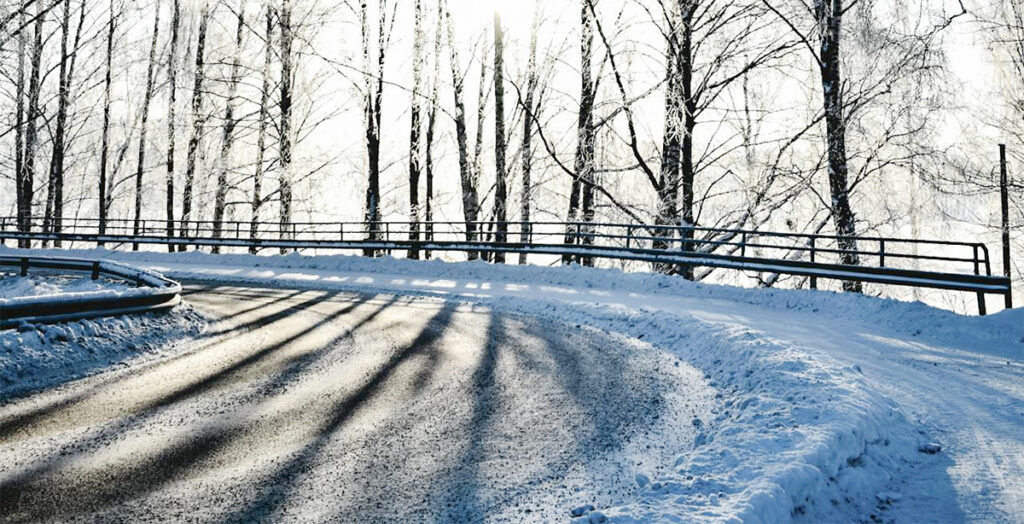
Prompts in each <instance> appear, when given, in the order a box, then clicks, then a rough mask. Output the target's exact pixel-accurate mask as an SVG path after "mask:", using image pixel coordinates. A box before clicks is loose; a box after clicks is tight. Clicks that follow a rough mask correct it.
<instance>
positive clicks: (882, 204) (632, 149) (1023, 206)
mask: <svg viewBox="0 0 1024 524" xmlns="http://www.w3.org/2000/svg"><path fill="white" fill-rule="evenodd" d="M999 144H1005V145H1006V152H1007V156H1008V162H1007V163H1008V166H1009V173H1010V175H1009V180H1010V191H1009V194H1010V214H1009V217H1010V218H1009V220H1010V229H1011V238H1013V242H1014V244H1012V246H1013V249H1012V259H1011V260H1013V261H1014V264H1015V265H1013V267H1012V268H1011V272H1012V274H1013V278H1014V281H1015V282H1016V283H1018V284H1016V285H1017V286H1019V282H1020V281H1021V278H1022V272H1024V264H1022V262H1024V235H1022V231H1024V176H1022V175H1021V173H1022V172H1024V6H1022V5H1021V3H1020V2H1018V1H1017V0H543V1H542V0H516V1H501V0H361V1H355V0H134V1H129V0H2V2H0V174H2V179H0V186H2V188H3V191H2V197H0V205H2V206H3V211H2V214H3V216H4V217H7V218H5V220H7V221H9V222H11V223H16V224H17V226H18V227H19V228H30V227H31V228H41V229H42V230H43V231H57V232H59V231H60V230H61V228H62V227H65V224H66V223H67V222H68V221H70V220H73V219H75V218H91V219H99V220H100V222H101V224H102V223H103V221H105V220H110V221H113V220H125V221H128V222H129V223H134V224H135V227H139V226H138V224H139V223H140V222H141V221H145V222H147V223H149V224H159V223H161V221H167V220H208V221H211V222H212V223H214V224H215V227H221V226H220V224H228V223H243V224H246V223H255V222H275V223H280V224H282V225H286V224H291V223H301V222H307V221H320V220H324V221H327V220H329V221H342V220H345V221H367V222H378V221H382V220H401V221H408V222H411V223H412V224H413V225H412V226H411V227H412V228H413V229H414V230H416V231H420V230H421V229H422V231H423V232H424V234H427V229H426V227H427V226H426V224H427V223H430V222H433V221H452V222H463V221H465V222H471V221H491V222H493V223H494V224H495V229H494V231H493V232H490V231H488V232H483V231H481V232H480V233H481V234H484V233H486V234H491V233H493V234H494V235H497V236H498V238H500V237H501V235H503V234H514V235H518V234H519V233H517V232H518V231H520V229H528V227H529V226H528V224H529V223H531V222H544V221H581V222H597V223H637V224H675V225H696V226H703V227H709V228H733V229H751V230H764V231H781V232H798V233H823V234H835V235H842V236H848V237H851V238H856V237H858V236H873V235H874V236H894V237H907V238H930V239H948V240H963V241H971V242H974V241H981V242H985V243H987V244H989V245H990V246H991V247H992V248H993V251H994V252H998V249H999V248H998V246H999V241H1000V220H1001V216H1000V204H999V197H998V194H999V191H998V190H999V174H1000V162H999V159H1000V156H999ZM508 223H518V224H527V225H525V226H522V228H520V227H517V228H514V229H512V230H511V231H512V232H511V233H510V232H509V231H510V230H509V229H508V226H507V224H508ZM100 227H103V226H102V225H101V226H100ZM151 227H152V226H151ZM169 227H171V229H172V231H169V232H168V233H169V234H174V233H175V232H174V231H173V226H169ZM253 233H254V234H256V228H255V226H253ZM709 249H714V247H711V248H709ZM506 262H507V263H515V262H517V260H516V259H514V258H513V257H510V258H509V260H507V261H506ZM556 262H557V261H556ZM844 262H849V263H856V262H857V261H856V260H844ZM993 264H994V267H993V272H994V273H998V274H1002V262H1001V258H1000V257H998V256H994V257H993ZM683 276H684V277H687V278H693V279H699V280H706V281H728V282H730V283H739V284H742V285H747V286H764V287H771V286H779V287H807V282H806V280H807V279H805V278H801V277H793V276H788V277H787V276H781V277H780V276H779V275H773V274H756V273H749V272H748V273H745V274H726V273H724V272H716V271H713V270H706V269H705V270H702V269H700V268H698V269H697V270H696V271H690V272H687V273H686V274H685V275H683ZM837 287H838V285H837ZM864 291H865V292H868V293H872V294H880V293H882V292H883V291H882V290H881V289H874V288H872V286H867V287H866V289H865V290H864ZM884 292H885V293H886V294H887V295H888V296H899V297H901V298H917V299H921V300H925V301H929V302H932V303H936V304H938V305H942V306H944V307H952V308H954V309H964V308H965V306H964V305H963V304H962V303H961V302H969V301H970V300H971V297H969V296H965V295H964V294H962V293H961V294H956V293H953V294H948V293H942V292H939V291H921V290H891V289H888V290H885V291H884ZM901 293H902V295H901ZM1018 300H1020V299H1018Z"/></svg>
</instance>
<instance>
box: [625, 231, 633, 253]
mask: <svg viewBox="0 0 1024 524" xmlns="http://www.w3.org/2000/svg"><path fill="white" fill-rule="evenodd" d="M632 247H633V226H628V227H626V249H632Z"/></svg>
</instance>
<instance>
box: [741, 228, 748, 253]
mask: <svg viewBox="0 0 1024 524" xmlns="http://www.w3.org/2000/svg"><path fill="white" fill-rule="evenodd" d="M740 256H741V257H744V258H745V257H746V256H747V234H746V233H743V236H742V237H741V239H740Z"/></svg>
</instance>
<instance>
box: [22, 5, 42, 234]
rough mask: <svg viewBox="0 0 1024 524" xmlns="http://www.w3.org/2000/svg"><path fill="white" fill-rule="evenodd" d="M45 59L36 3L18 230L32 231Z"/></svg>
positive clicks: (40, 12)
mask: <svg viewBox="0 0 1024 524" xmlns="http://www.w3.org/2000/svg"><path fill="white" fill-rule="evenodd" d="M42 61H43V7H42V5H41V4H36V16H35V22H34V23H33V29H32V57H31V59H30V68H31V69H30V72H29V81H28V116H27V117H26V118H25V159H24V163H23V164H22V171H21V173H19V177H18V187H17V191H16V192H17V195H16V196H17V201H18V202H17V204H18V206H17V207H18V230H19V231H21V232H22V233H29V232H31V231H32V196H33V192H34V189H33V187H34V182H35V176H36V150H37V149H38V148H39V129H38V128H37V127H36V122H37V121H38V120H39V117H40V116H41V115H40V113H41V111H40V108H39V92H40V90H41V87H42ZM18 247H22V248H28V247H32V241H31V240H28V239H24V238H23V239H18Z"/></svg>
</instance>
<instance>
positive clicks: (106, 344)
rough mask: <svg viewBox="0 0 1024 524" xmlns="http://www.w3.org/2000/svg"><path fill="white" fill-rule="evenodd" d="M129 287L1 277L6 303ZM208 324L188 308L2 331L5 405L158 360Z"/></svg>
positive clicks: (0, 387) (0, 298)
mask: <svg viewBox="0 0 1024 524" xmlns="http://www.w3.org/2000/svg"><path fill="white" fill-rule="evenodd" d="M134 287H135V286H133V285H130V284H128V283H125V282H122V281H117V280H111V279H98V280H92V279H91V278H90V277H88V276H85V277H73V276H61V275H49V274H48V275H40V274H31V275H29V276H27V277H21V276H4V277H0V303H2V302H4V301H8V300H11V299H17V298H21V297H42V296H57V295H63V296H67V295H68V294H74V293H92V292H97V291H109V292H113V293H121V292H124V291H125V290H129V289H133V288H134ZM204 325H205V322H204V321H203V319H202V317H201V316H200V315H199V314H198V313H196V312H195V311H193V310H192V309H191V308H190V307H188V306H180V307H178V308H176V309H175V310H174V311H172V312H170V313H168V314H145V315H134V316H126V317H114V318H98V319H92V320H80V321H77V322H68V323H63V324H56V325H35V324H23V325H21V326H19V327H18V328H17V329H8V330H0V402H2V401H4V400H6V399H9V398H11V397H13V396H18V395H22V394H25V393H27V392H30V391H34V390H38V389H43V388H46V387H49V386H52V385H54V384H57V383H61V382H65V381H68V380H71V379H74V378H78V377H82V376H85V375H87V374H89V373H91V372H95V371H100V370H102V369H105V368H108V367H109V366H111V365H113V364H116V363H125V364H127V363H128V362H129V361H130V360H132V359H134V360H138V359H145V358H157V357H159V356H160V355H163V354H164V352H165V351H170V350H171V348H172V347H173V346H174V344H175V343H176V342H182V341H186V340H188V339H190V338H191V337H192V336H194V335H195V334H197V333H199V332H200V331H201V330H202V327H203V326H204Z"/></svg>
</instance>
